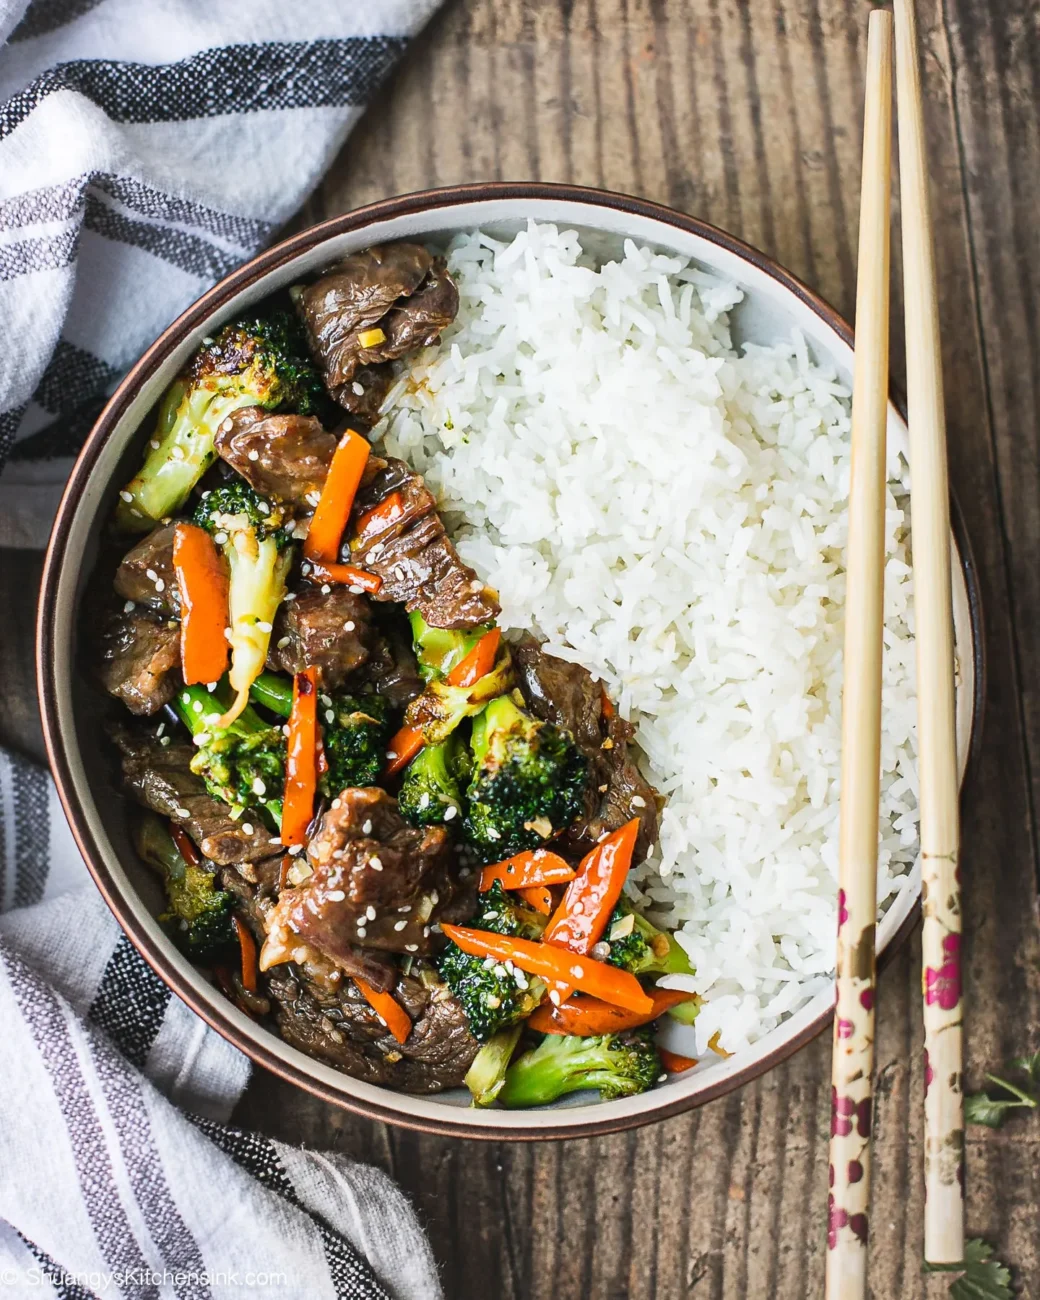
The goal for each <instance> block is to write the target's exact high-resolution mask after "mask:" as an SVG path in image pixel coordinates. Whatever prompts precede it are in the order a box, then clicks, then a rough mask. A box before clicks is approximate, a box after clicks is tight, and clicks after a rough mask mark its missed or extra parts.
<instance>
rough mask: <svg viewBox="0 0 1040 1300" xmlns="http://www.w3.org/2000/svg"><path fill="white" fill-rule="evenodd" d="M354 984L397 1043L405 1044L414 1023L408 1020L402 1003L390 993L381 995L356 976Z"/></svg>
mask: <svg viewBox="0 0 1040 1300" xmlns="http://www.w3.org/2000/svg"><path fill="white" fill-rule="evenodd" d="M354 983H355V984H356V985H357V986H358V988H359V989H360V990H361V992H362V993H363V994H364V995H365V1001H366V1002H367V1003H368V1005H369V1006H370V1007H371V1008H372V1010H373V1011H374V1012H375V1013H376V1015H377V1016H379V1018H380V1019H381V1020H382V1022H383V1024H384V1025H386V1027H387V1029H389V1030H390V1032H391V1033H392V1034H393V1036H394V1037H395V1038H396V1039H397V1041H398V1042H399V1043H403V1042H405V1041H406V1040H407V1038H408V1035H409V1034H410V1033H411V1032H412V1022H411V1020H410V1019H409V1018H408V1012H407V1011H405V1009H404V1007H402V1006H401V1004H400V1002H398V1000H397V999H396V998H395V997H394V996H393V995H392V994H390V993H380V992H379V991H378V990H377V989H374V988H373V987H372V985H371V984H366V983H365V981H364V980H362V979H358V977H357V976H356V975H355V976H354Z"/></svg>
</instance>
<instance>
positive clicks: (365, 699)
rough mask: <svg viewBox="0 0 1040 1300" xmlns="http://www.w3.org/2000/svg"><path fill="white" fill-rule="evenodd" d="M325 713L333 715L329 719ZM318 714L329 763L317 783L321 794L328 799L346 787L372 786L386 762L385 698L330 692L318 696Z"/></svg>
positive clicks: (387, 725) (387, 719) (387, 713)
mask: <svg viewBox="0 0 1040 1300" xmlns="http://www.w3.org/2000/svg"><path fill="white" fill-rule="evenodd" d="M326 700H330V701H331V703H329V704H326V703H325V701H326ZM329 713H333V714H334V715H335V717H334V718H333V720H332V721H331V722H330V721H329ZM319 716H320V717H321V720H322V723H321V726H322V743H323V745H324V747H325V761H326V762H327V763H328V765H329V767H328V771H327V772H326V773H325V774H324V776H322V778H321V780H320V782H319V785H320V787H321V792H322V794H325V795H328V796H329V797H330V798H331V797H333V796H335V795H337V794H339V792H340V790H345V789H347V787H348V786H365V785H375V784H376V782H377V781H378V779H379V775H380V773H381V772H382V770H383V767H384V766H385V765H386V746H387V741H388V740H389V739H390V732H391V730H392V728H391V726H390V710H389V707H388V705H387V702H386V700H385V699H384V698H383V697H382V696H381V695H360V696H355V695H342V694H335V693H334V694H332V695H331V696H328V695H326V696H322V698H321V703H320V707H319Z"/></svg>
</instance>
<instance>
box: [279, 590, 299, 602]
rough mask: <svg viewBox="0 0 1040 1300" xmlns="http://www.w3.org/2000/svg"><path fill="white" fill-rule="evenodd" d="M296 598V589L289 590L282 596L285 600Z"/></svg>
mask: <svg viewBox="0 0 1040 1300" xmlns="http://www.w3.org/2000/svg"><path fill="white" fill-rule="evenodd" d="M295 599H296V592H295V591H287V592H286V593H285V595H284V596H283V597H282V600H283V601H284V600H295Z"/></svg>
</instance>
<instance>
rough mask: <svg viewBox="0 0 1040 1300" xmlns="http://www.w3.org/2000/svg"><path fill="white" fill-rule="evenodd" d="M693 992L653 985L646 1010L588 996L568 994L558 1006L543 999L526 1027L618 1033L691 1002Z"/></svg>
mask: <svg viewBox="0 0 1040 1300" xmlns="http://www.w3.org/2000/svg"><path fill="white" fill-rule="evenodd" d="M696 996H697V995H696V993H686V992H684V991H683V990H682V989H653V990H651V993H650V1001H651V1003H652V1004H653V1005H652V1007H651V1009H650V1010H649V1011H647V1012H636V1011H625V1010H622V1008H621V1007H617V1006H611V1004H610V1003H609V1002H603V1001H601V1000H600V999H599V998H589V997H574V998H570V999H568V1001H566V1002H563V1003H561V1004H560V1006H558V1007H557V1006H553V1004H552V1003H551V1002H543V1003H542V1004H541V1005H540V1006H538V1007H536V1008H535V1010H534V1013H533V1014H532V1015H531V1016H530V1017H529V1019H528V1021H527V1027H528V1029H535V1030H537V1031H538V1033H540V1034H573V1035H575V1036H576V1037H578V1038H592V1037H595V1036H596V1035H598V1034H618V1033H620V1032H621V1031H622V1030H623V1029H637V1028H638V1027H639V1026H640V1025H646V1024H649V1023H650V1021H651V1020H656V1019H657V1018H658V1016H663V1015H664V1013H665V1012H666V1011H667V1010H668V1008H669V1007H676V1006H678V1005H679V1003H680V1002H691V1001H693V999H694V998H696Z"/></svg>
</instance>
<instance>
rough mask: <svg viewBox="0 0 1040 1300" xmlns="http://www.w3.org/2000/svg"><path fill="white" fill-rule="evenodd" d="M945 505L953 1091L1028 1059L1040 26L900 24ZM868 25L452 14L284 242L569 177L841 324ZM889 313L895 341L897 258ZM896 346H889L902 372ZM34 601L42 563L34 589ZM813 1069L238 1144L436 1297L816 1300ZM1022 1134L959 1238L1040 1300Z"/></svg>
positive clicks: (910, 954)
mask: <svg viewBox="0 0 1040 1300" xmlns="http://www.w3.org/2000/svg"><path fill="white" fill-rule="evenodd" d="M919 6H920V23H921V28H922V30H921V38H922V46H923V52H924V60H925V61H924V78H925V89H926V92H927V118H928V133H929V149H930V158H931V174H932V179H933V191H932V193H933V202H934V206H935V216H936V221H937V232H936V235H937V243H938V266H939V280H940V291H941V309H942V317H943V325H944V341H945V363H946V383H947V401H948V416H949V430H950V457H951V469H952V477H953V483H954V485H955V489H956V492H957V494H958V496H959V498H960V501H961V504H962V506H963V508H964V512H965V515H966V517H967V521H968V528H969V532H970V536H971V542H972V545H973V548H974V553H975V562H976V565H977V572H978V578H979V583H980V586H981V589H982V594H983V599H984V604H985V612H986V622H987V634H986V654H987V665H988V686H987V701H986V726H985V736H984V744H983V747H982V754H981V760H980V762H979V764H978V767H977V769H976V771H975V773H974V775H973V777H972V779H971V784H970V787H969V789H968V791H967V795H966V799H965V807H964V863H965V867H964V899H965V909H966V919H965V931H966V957H967V963H966V981H967V1005H968V1014H967V1050H968V1064H967V1078H968V1083H969V1086H971V1085H976V1086H977V1085H978V1084H979V1083H980V1082H981V1080H982V1074H983V1072H984V1071H985V1070H987V1069H999V1067H1000V1065H1001V1063H1002V1062H1003V1061H1005V1060H1006V1059H1007V1058H1008V1057H1010V1056H1013V1055H1015V1054H1017V1053H1020V1052H1023V1051H1025V1050H1026V1049H1027V1048H1029V1049H1031V1050H1032V1049H1036V1048H1038V1047H1040V932H1038V927H1037V919H1036V901H1037V896H1036V877H1035V868H1036V865H1037V858H1036V843H1035V838H1036V822H1035V807H1034V805H1035V802H1036V799H1037V796H1038V794H1040V674H1038V671H1037V670H1038V667H1040V639H1038V632H1040V564H1038V562H1037V561H1038V556H1040V508H1038V465H1037V457H1038V445H1040V391H1038V388H1040V310H1038V306H1037V304H1038V303H1040V243H1038V239H1037V214H1038V212H1040V125H1038V116H1037V103H1038V99H1040V19H1038V12H1037V7H1036V5H1035V4H1034V3H1032V2H1031V0H989V3H987V0H919ZM866 9H867V6H866V5H865V4H861V3H855V2H854V0H687V2H686V3H682V0H528V2H527V3H525V2H524V0H449V3H448V4H447V5H446V8H445V10H444V11H443V12H442V13H441V14H440V16H439V17H438V18H437V19H436V20H435V21H434V22H433V23H432V24H431V26H430V27H429V29H428V30H427V31H426V32H425V33H424V34H423V35H422V36H421V37H420V38H419V39H418V40H417V41H416V42H415V45H414V48H413V49H412V51H411V53H410V54H409V56H408V58H407V59H406V61H405V63H404V66H403V67H402V68H401V70H400V72H399V74H398V75H397V76H396V78H395V79H394V80H393V82H392V83H391V84H389V85H387V86H386V87H385V88H384V90H383V91H382V93H381V94H380V96H379V98H378V101H377V102H376V103H375V104H374V105H373V106H372V107H371V108H370V110H369V112H368V113H367V115H366V117H365V119H364V121H363V123H362V124H361V126H360V127H359V128H358V130H357V131H356V132H355V133H354V135H353V137H352V138H351V139H350V141H349V142H348V144H347V145H346V147H345V148H344V150H343V152H342V154H341V156H340V158H339V159H338V160H337V162H336V164H335V166H334V167H333V169H332V172H331V174H330V176H329V177H328V179H327V181H326V182H325V184H324V185H323V186H322V188H321V190H320V192H319V193H318V194H317V195H316V196H315V197H314V198H313V199H312V200H311V201H310V202H309V203H308V204H307V207H306V209H305V211H304V213H303V214H302V215H301V218H300V219H299V222H298V223H296V224H298V225H303V224H306V223H309V222H311V221H314V220H318V219H319V218H322V217H324V216H327V215H331V214H333V213H337V212H341V211H344V210H345V209H348V208H351V207H354V206H356V205H358V204H361V203H365V202H367V201H369V200H372V199H376V198H380V197H382V196H385V195H389V194H394V193H402V192H406V191H409V190H415V189H420V188H422V187H424V186H428V185H443V184H448V183H451V182H458V181H469V180H483V179H489V178H497V179H519V178H541V179H546V180H561V181H575V182H580V183H584V184H587V185H598V186H607V187H612V188H616V189H620V190H626V191H630V192H632V193H635V194H640V195H645V196H647V197H649V198H653V199H658V200H660V201H662V202H665V203H669V204H672V205H674V206H675V207H678V208H681V209H683V210H684V211H687V212H690V213H694V214H696V215H697V216H700V217H705V218H707V219H708V220H709V221H712V222H714V223H716V224H717V225H720V226H723V227H725V228H726V229H728V230H730V231H733V232H734V233H735V234H737V235H740V236H741V237H742V238H744V239H746V240H748V241H749V242H751V243H752V244H756V245H758V246H759V247H761V248H763V249H765V250H766V251H767V252H768V253H771V254H773V255H774V256H775V257H776V258H778V259H779V261H781V262H782V263H783V264H784V265H785V266H787V267H789V268H790V269H791V270H792V271H794V272H795V273H796V274H797V275H799V276H801V277H802V278H803V279H805V280H806V281H807V282H808V283H809V284H810V285H812V286H813V287H814V288H816V289H818V290H819V291H820V292H821V293H822V294H823V295H824V297H826V298H828V299H829V300H830V301H831V302H833V303H834V304H835V305H836V306H837V307H838V308H839V310H841V311H842V312H843V313H844V314H846V315H847V316H851V314H852V311H853V303H854V290H855V237H856V214H857V202H858V181H859V143H860V120H861V104H862V98H863V78H862V69H863V62H864V51H865V32H866ZM893 251H894V253H895V256H896V264H897V275H896V279H895V283H894V285H893V311H894V319H895V320H897V321H898V320H900V319H901V310H902V308H901V297H900V290H899V279H898V262H899V258H898V239H894V241H893ZM902 365H903V358H902V347H901V339H900V330H899V327H898V326H897V327H896V335H895V337H894V339H893V367H894V376H895V378H896V381H897V382H899V379H900V378H901V374H902ZM24 559H25V557H22V560H21V561H20V563H19V567H18V572H17V573H16V572H15V571H14V566H13V564H12V562H11V560H12V557H11V556H10V554H8V556H6V557H5V563H4V565H3V581H2V589H3V595H4V597H5V609H6V610H8V611H10V610H12V608H13V609H14V611H15V612H20V613H21V614H23V615H24V617H19V618H13V617H6V618H5V619H4V620H0V638H2V639H3V643H2V645H0V662H2V663H3V664H4V665H5V667H4V672H3V674H2V676H0V680H2V682H3V686H2V689H0V736H2V738H3V739H5V740H8V741H10V740H14V741H15V742H17V743H20V744H21V745H22V746H23V748H28V749H30V750H38V746H39V741H38V731H37V729H36V723H35V720H34V718H33V716H32V712H31V709H30V708H29V707H28V705H27V700H28V699H30V698H31V690H32V687H31V677H30V675H29V673H30V644H29V640H30V635H31V634H30V633H29V632H28V630H27V622H26V621H27V619H28V615H29V600H28V597H29V586H30V584H29V583H28V581H27V579H26V570H25V567H24ZM30 569H31V572H32V573H34V574H38V564H36V563H32V564H31V565H30ZM919 971H920V942H919V939H918V938H917V937H916V936H915V938H914V939H913V940H912V941H911V942H910V943H908V944H907V945H906V946H905V947H904V949H903V950H902V951H901V952H900V953H899V954H898V955H897V956H896V957H895V959H894V960H893V962H892V963H891V965H890V966H889V967H888V969H887V970H886V971H885V973H884V975H883V977H882V979H881V990H880V1036H879V1041H878V1059H877V1068H878V1076H877V1116H876V1129H875V1131H876V1141H877V1147H876V1180H875V1186H874V1208H873V1213H872V1227H873V1237H872V1242H871V1269H872V1274H871V1276H872V1285H873V1294H874V1295H875V1296H876V1297H878V1300H892V1298H893V1297H920V1296H945V1295H946V1294H947V1289H948V1280H945V1279H941V1278H933V1279H924V1278H923V1277H922V1274H921V1263H920V1261H921V1210H922V1183H921V1093H922V1080H921V1065H920V1060H919V1057H920V1047H921V1041H922V1029H921V1011H920V1000H919V982H920V974H919ZM828 1080H829V1043H828V1041H827V1039H826V1037H824V1038H822V1039H820V1040H817V1042H815V1043H814V1044H812V1045H811V1046H810V1047H808V1048H807V1049H805V1050H804V1051H803V1052H801V1053H800V1054H799V1055H798V1056H797V1057H796V1058H795V1059H793V1060H792V1061H790V1062H788V1063H787V1064H786V1065H783V1066H781V1067H780V1068H778V1069H777V1070H775V1071H773V1072H772V1073H771V1074H770V1075H768V1076H767V1077H766V1078H764V1079H762V1080H760V1081H759V1082H758V1083H755V1084H752V1085H750V1086H748V1087H746V1088H745V1089H743V1090H742V1091H741V1092H739V1093H735V1094H733V1095H732V1096H729V1097H726V1098H724V1099H722V1100H720V1101H717V1102H714V1103H713V1104H711V1105H709V1106H706V1107H704V1108H703V1109H701V1110H699V1111H696V1112H694V1113H692V1114H689V1115H686V1116H683V1117H680V1118H678V1119H673V1120H669V1121H667V1122H665V1123H661V1124H656V1125H653V1126H651V1127H649V1128H645V1129H642V1130H640V1131H638V1132H633V1133H627V1134H621V1135H619V1136H616V1137H607V1138H600V1139H596V1140H591V1141H572V1142H568V1143H559V1144H553V1143H541V1144H534V1145H528V1146H521V1145H517V1146H508V1145H499V1144H493V1143H492V1144H482V1143H477V1142H458V1141H451V1140H446V1139H439V1138H433V1137H423V1136H418V1135H415V1134H411V1133H407V1132H404V1131H401V1130H397V1129H393V1128H388V1127H385V1126H383V1125H380V1124H374V1123H369V1122H367V1121H365V1120H360V1119H356V1118H354V1117H352V1116H350V1115H346V1114H343V1113H341V1112H339V1111H336V1110H333V1109H332V1108H331V1107H329V1106H326V1105H324V1104H322V1103H320V1102H318V1101H315V1100H313V1099H312V1098H310V1097H309V1096H307V1095H305V1094H304V1093H302V1092H299V1091H296V1090H295V1089H293V1088H292V1087H290V1086H288V1085H285V1084H281V1083H279V1082H278V1081H276V1080H275V1079H273V1078H271V1077H270V1076H268V1075H266V1074H264V1073H261V1072H258V1073H257V1075H256V1076H255V1077H254V1081H253V1083H252V1085H251V1086H250V1088H249V1091H248V1093H247V1094H246V1097H245V1098H244V1100H243V1101H242V1103H241V1105H240V1107H239V1109H238V1113H237V1120H238V1122H239V1123H241V1124H243V1125H252V1126H256V1127H257V1128H260V1129H263V1130H264V1131H266V1132H268V1133H271V1134H273V1135H275V1136H277V1137H280V1138H283V1139H286V1140H291V1141H303V1142H307V1143H310V1144H313V1145H315V1146H318V1147H328V1146H333V1147H336V1148H337V1149H339V1150H342V1151H346V1152H349V1153H350V1154H351V1155H353V1156H356V1157H357V1158H358V1159H360V1160H367V1161H370V1162H372V1163H374V1164H377V1165H379V1166H380V1167H382V1168H384V1169H386V1170H388V1171H389V1172H390V1173H391V1174H392V1175H393V1176H394V1177H395V1178H397V1179H398V1180H399V1181H400V1183H401V1184H402V1186H403V1187H404V1188H405V1189H406V1191H407V1192H408V1193H409V1195H411V1196H412V1197H413V1198H414V1200H415V1202H416V1204H417V1206H418V1207H419V1211H420V1213H421V1215H422V1217H423V1219H424V1221H425V1223H426V1224H427V1226H428V1228H429V1230H430V1234H431V1237H432V1240H433V1243H434V1249H435V1251H436V1253H437V1255H438V1258H439V1260H440V1261H441V1264H442V1267H443V1276H444V1283H445V1290H446V1292H447V1294H448V1295H449V1296H451V1297H474V1300H477V1298H479V1300H484V1298H485V1297H503V1298H507V1297H508V1298H521V1297H522V1298H523V1300H542V1298H543V1297H544V1298H546V1300H548V1298H549V1297H551V1298H552V1300H588V1298H589V1297H592V1298H593V1300H608V1298H614V1297H618V1298H620V1297H625V1296H633V1297H637V1296H638V1297H653V1298H655V1300H666V1298H667V1300H671V1298H672V1297H679V1296H693V1297H697V1298H700V1297H704V1300H708V1298H709V1297H711V1298H712V1300H716V1298H718V1297H727V1298H732V1300H745V1298H747V1300H771V1298H772V1297H778V1298H780V1300H805V1298H806V1297H814V1296H818V1295H821V1294H822V1277H823V1250H824V1235H823V1226H822V1225H823V1216H824V1206H825V1202H826V1195H827V1190H826V1187H827V1136H828V1117H829V1105H828V1101H829V1099H828V1095H827V1094H828ZM1038 1155H1040V1117H1036V1116H1031V1117H1026V1118H1025V1119H1016V1120H1014V1121H1013V1122H1012V1123H1011V1124H1009V1125H1008V1126H1007V1127H1006V1128H1005V1129H1004V1130H1002V1131H1000V1132H990V1131H988V1130H985V1129H978V1128H973V1129H970V1130H969V1136H968V1211H967V1218H968V1228H969V1231H970V1232H971V1234H973V1235H981V1236H984V1237H986V1238H987V1239H989V1240H991V1241H993V1242H994V1243H996V1244H997V1246H998V1247H999V1250H1000V1252H1001V1253H1002V1254H1003V1255H1004V1257H1005V1258H1006V1259H1008V1260H1009V1261H1011V1262H1012V1263H1013V1264H1015V1265H1016V1266H1017V1270H1018V1272H1017V1276H1018V1279H1019V1283H1020V1287H1021V1292H1020V1294H1021V1295H1022V1296H1038V1295H1040V1218H1038V1215H1040V1160H1038Z"/></svg>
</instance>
